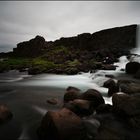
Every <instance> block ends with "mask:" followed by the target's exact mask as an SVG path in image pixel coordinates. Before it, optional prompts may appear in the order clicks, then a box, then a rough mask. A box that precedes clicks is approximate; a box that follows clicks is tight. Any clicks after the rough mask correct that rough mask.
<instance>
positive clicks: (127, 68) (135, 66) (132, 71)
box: [125, 62, 140, 74]
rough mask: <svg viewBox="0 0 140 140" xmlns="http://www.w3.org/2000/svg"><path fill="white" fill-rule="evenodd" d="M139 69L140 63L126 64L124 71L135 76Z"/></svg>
mask: <svg viewBox="0 0 140 140" xmlns="http://www.w3.org/2000/svg"><path fill="white" fill-rule="evenodd" d="M139 69H140V63H138V62H128V63H127V64H126V66H125V71H126V73H128V74H135V73H136V72H137V71H138V70H139Z"/></svg>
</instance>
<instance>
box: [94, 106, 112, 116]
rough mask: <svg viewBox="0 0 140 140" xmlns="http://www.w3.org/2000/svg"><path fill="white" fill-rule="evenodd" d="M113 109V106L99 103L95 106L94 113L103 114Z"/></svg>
mask: <svg viewBox="0 0 140 140" xmlns="http://www.w3.org/2000/svg"><path fill="white" fill-rule="evenodd" d="M112 110H113V106H112V105H110V104H101V105H99V106H98V107H97V109H96V113H97V114H105V113H111V112H112Z"/></svg>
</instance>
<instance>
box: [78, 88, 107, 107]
mask: <svg viewBox="0 0 140 140" xmlns="http://www.w3.org/2000/svg"><path fill="white" fill-rule="evenodd" d="M80 98H81V99H83V100H88V101H91V104H92V106H93V108H96V107H98V106H99V105H100V104H104V103H105V101H104V99H103V97H102V95H101V93H100V92H99V91H97V90H95V89H88V90H87V91H86V92H84V93H83V94H82V95H81V96H80Z"/></svg>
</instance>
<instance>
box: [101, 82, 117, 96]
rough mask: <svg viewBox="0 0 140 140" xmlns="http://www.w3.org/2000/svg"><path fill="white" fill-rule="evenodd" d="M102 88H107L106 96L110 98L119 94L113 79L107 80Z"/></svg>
mask: <svg viewBox="0 0 140 140" xmlns="http://www.w3.org/2000/svg"><path fill="white" fill-rule="evenodd" d="M103 87H106V88H108V96H112V95H113V94H114V93H117V92H119V87H118V85H117V83H116V82H115V81H114V80H113V79H109V80H107V81H106V82H105V83H104V85H103Z"/></svg>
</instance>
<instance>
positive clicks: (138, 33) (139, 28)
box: [131, 25, 140, 55]
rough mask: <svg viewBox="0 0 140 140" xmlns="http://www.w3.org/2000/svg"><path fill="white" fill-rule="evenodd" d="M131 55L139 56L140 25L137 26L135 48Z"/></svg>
mask: <svg viewBox="0 0 140 140" xmlns="http://www.w3.org/2000/svg"><path fill="white" fill-rule="evenodd" d="M131 53H132V54H136V55H140V25H137V31H136V48H134V49H132V50H131Z"/></svg>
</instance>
